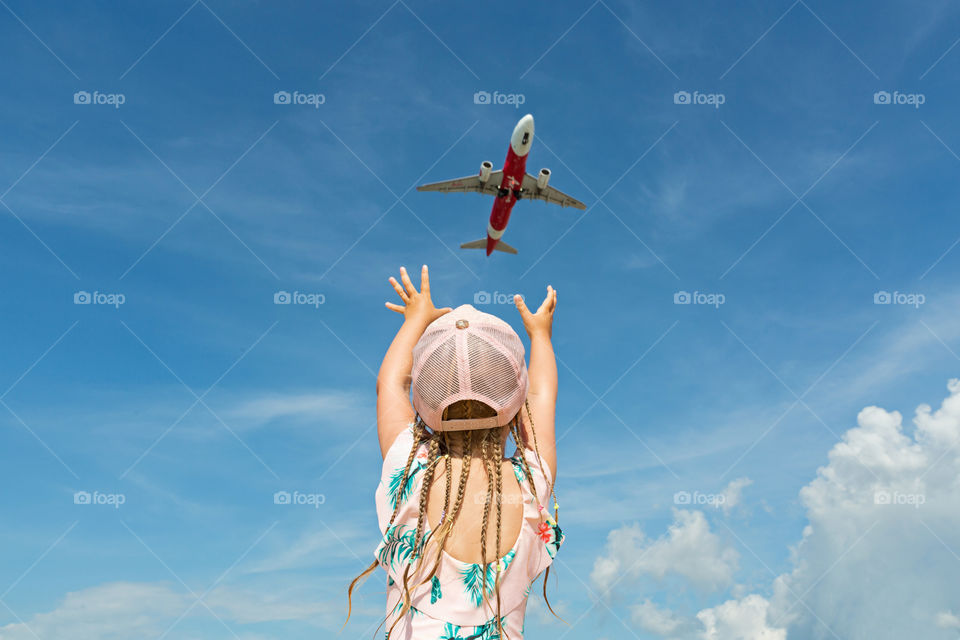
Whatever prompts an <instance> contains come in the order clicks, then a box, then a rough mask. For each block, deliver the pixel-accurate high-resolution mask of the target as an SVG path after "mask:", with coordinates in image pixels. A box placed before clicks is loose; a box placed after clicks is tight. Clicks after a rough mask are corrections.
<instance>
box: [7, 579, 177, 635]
mask: <svg viewBox="0 0 960 640" xmlns="http://www.w3.org/2000/svg"><path fill="white" fill-rule="evenodd" d="M188 606H189V602H188V600H187V599H186V598H185V597H184V595H183V594H180V593H177V592H175V591H173V590H172V589H170V588H169V587H167V586H165V585H162V584H147V583H131V582H112V583H108V584H103V585H98V586H96V587H90V588H88V589H83V590H80V591H72V592H69V593H67V595H66V597H65V598H64V599H63V602H62V603H61V604H60V606H59V607H57V608H56V609H54V610H53V611H50V612H48V613H40V614H37V615H35V616H34V617H33V618H31V619H30V620H29V621H24V622H18V623H13V624H8V625H6V626H4V627H0V640H27V639H30V640H36V638H37V637H40V638H71V639H72V640H120V639H121V638H136V637H140V638H147V637H157V636H159V635H160V634H161V633H163V631H164V630H165V629H166V628H167V627H168V626H169V625H170V624H171V623H172V622H173V620H174V619H176V617H177V616H179V615H180V614H181V613H183V612H184V611H185V610H186V608H187V607H188Z"/></svg>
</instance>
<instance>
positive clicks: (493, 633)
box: [468, 616, 507, 640]
mask: <svg viewBox="0 0 960 640" xmlns="http://www.w3.org/2000/svg"><path fill="white" fill-rule="evenodd" d="M506 626H507V616H503V617H501V618H500V627H501V628H503V627H506ZM468 640H501V636H500V632H498V631H497V618H496V616H494V617H493V618H490V620H488V621H487V622H486V623H485V624H482V625H480V626H479V627H474V628H473V635H471V636H468Z"/></svg>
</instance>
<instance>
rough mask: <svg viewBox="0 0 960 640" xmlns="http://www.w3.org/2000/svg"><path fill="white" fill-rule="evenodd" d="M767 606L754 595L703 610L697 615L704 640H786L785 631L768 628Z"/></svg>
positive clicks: (760, 598) (764, 601) (762, 599)
mask: <svg viewBox="0 0 960 640" xmlns="http://www.w3.org/2000/svg"><path fill="white" fill-rule="evenodd" d="M769 606H770V603H769V602H767V600H766V599H765V598H763V597H761V596H758V595H756V594H752V595H749V596H747V597H745V598H743V599H741V600H727V601H726V602H724V603H723V604H721V605H719V606H716V607H713V608H712V609H704V610H703V611H701V612H700V613H698V614H697V619H698V620H700V622H702V623H703V627H704V630H703V634H702V635H701V636H700V637H701V638H703V640H786V639H787V630H786V629H783V628H773V627H771V626H769V625H768V624H767V609H768V608H769Z"/></svg>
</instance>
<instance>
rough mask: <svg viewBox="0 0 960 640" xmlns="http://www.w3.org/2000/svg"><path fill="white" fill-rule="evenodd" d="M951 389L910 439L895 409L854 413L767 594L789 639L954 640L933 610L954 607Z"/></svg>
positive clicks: (954, 408)
mask: <svg viewBox="0 0 960 640" xmlns="http://www.w3.org/2000/svg"><path fill="white" fill-rule="evenodd" d="M948 390H949V396H948V397H947V398H946V399H945V400H944V401H943V403H942V405H941V407H940V408H939V409H938V410H936V411H932V409H931V408H930V407H929V406H928V405H921V406H919V407H918V408H917V411H916V415H915V417H914V420H913V424H914V429H913V433H912V434H911V433H907V432H905V430H904V427H903V421H902V417H901V415H900V413H899V412H896V411H892V412H891V411H886V410H884V409H881V408H879V407H866V408H865V409H863V410H862V411H860V413H859V415H858V416H857V426H856V427H854V428H852V429H850V430H849V431H847V432H846V433H845V434H844V435H843V438H842V440H841V442H839V443H837V444H836V445H835V446H834V447H833V449H832V450H831V451H830V453H829V456H828V459H829V463H828V464H827V465H826V466H824V467H822V468H820V469H819V470H818V471H817V477H816V478H815V479H814V480H813V481H812V482H811V483H810V484H808V485H807V486H806V487H804V488H803V489H802V490H801V491H800V499H801V502H802V503H803V505H804V506H805V507H806V510H807V518H808V520H809V525H808V526H807V527H806V528H805V529H804V532H803V536H802V538H801V540H800V542H799V543H798V544H797V546H796V547H795V548H794V550H793V554H794V563H795V566H794V569H793V571H791V572H790V573H789V574H786V575H783V576H780V577H779V578H778V579H777V580H776V581H775V583H774V597H773V598H772V604H773V606H772V610H773V611H774V617H775V619H781V620H783V621H785V622H788V623H789V624H790V627H789V628H790V632H791V636H792V637H793V636H796V637H798V638H806V637H817V636H818V635H823V634H827V635H833V634H837V635H839V636H840V637H884V638H906V637H924V638H930V639H934V638H944V639H946V638H950V639H951V640H953V639H954V638H955V634H954V633H953V632H949V631H946V630H945V629H947V628H948V627H949V621H950V619H949V617H948V616H947V617H943V616H940V614H941V613H943V612H948V613H949V611H950V607H951V606H954V607H955V606H956V603H957V601H958V600H960V582H958V581H957V578H956V576H957V573H958V571H960V559H958V558H957V554H958V553H960V492H958V489H960V450H958V449H957V447H956V445H957V444H960V381H958V380H951V381H950V383H949V384H948ZM801 598H802V599H801ZM950 615H952V614H950ZM944 622H946V623H947V625H946V627H945V626H944V624H943V623H944ZM831 632H832V633H831Z"/></svg>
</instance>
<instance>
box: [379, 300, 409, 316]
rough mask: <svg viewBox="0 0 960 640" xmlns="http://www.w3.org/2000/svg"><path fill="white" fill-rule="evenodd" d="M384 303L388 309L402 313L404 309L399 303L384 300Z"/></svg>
mask: <svg viewBox="0 0 960 640" xmlns="http://www.w3.org/2000/svg"><path fill="white" fill-rule="evenodd" d="M384 304H386V305H387V309H390V310H391V311H396V312H397V313H400V314H402V313H403V311H404V309H405V307H403V306H401V305H399V304H393V303H392V302H386V303H384Z"/></svg>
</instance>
